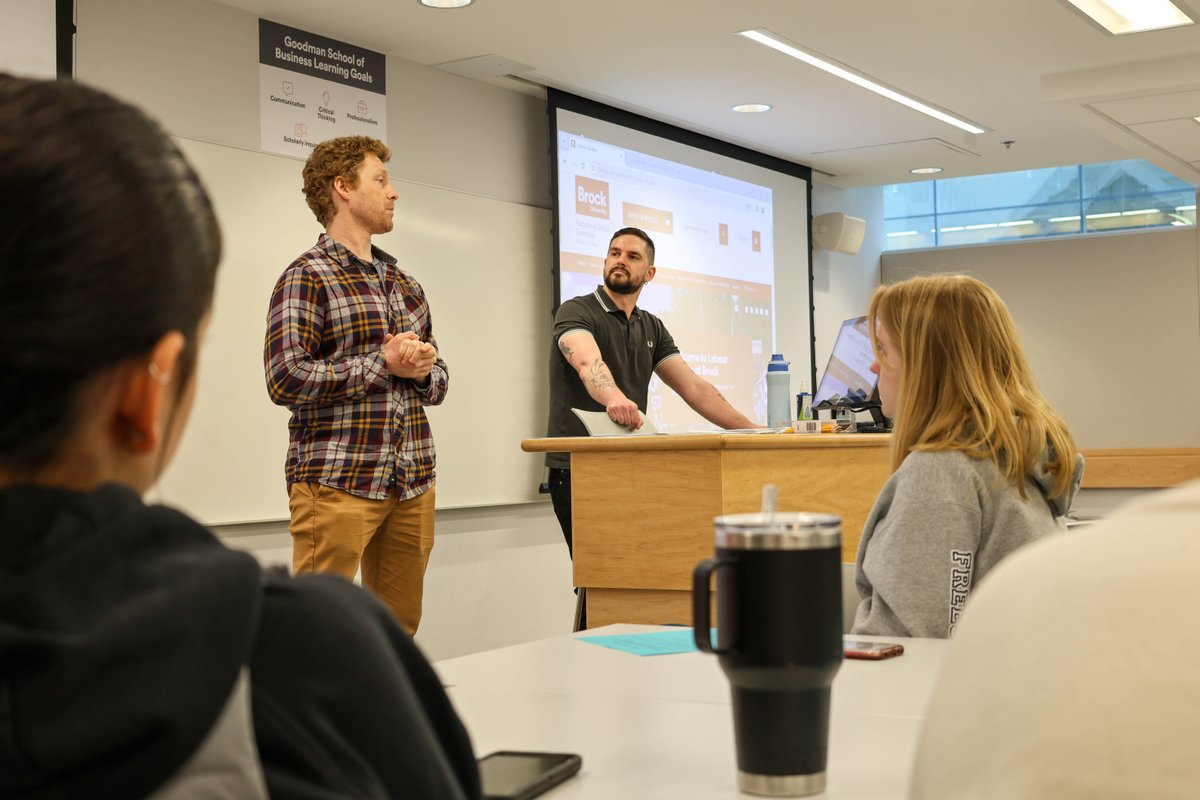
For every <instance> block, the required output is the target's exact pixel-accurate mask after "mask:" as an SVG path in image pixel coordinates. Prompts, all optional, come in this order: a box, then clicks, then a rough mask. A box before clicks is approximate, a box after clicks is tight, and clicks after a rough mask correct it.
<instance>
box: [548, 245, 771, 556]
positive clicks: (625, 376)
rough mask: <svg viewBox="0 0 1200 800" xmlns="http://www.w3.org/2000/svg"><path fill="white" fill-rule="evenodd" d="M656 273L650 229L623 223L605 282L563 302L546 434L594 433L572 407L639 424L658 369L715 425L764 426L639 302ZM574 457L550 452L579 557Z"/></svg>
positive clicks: (558, 511)
mask: <svg viewBox="0 0 1200 800" xmlns="http://www.w3.org/2000/svg"><path fill="white" fill-rule="evenodd" d="M653 278H654V242H652V241H650V237H649V236H647V235H646V232H645V231H642V230H640V229H638V228H622V229H621V230H619V231H617V232H616V233H614V234H613V237H612V240H611V241H610V242H609V244H608V256H607V257H606V258H605V259H604V285H603V286H599V287H597V288H596V291H594V292H592V293H591V294H585V295H580V296H579V297H573V298H571V299H570V300H568V301H566V302H565V303H563V304H562V305H561V306H559V308H558V313H557V314H555V315H554V342H553V344H552V345H551V347H550V424H549V431H548V434H547V435H549V436H587V429H586V428H584V426H583V423H582V422H580V421H579V418H578V417H576V416H575V415H574V414H573V413H571V409H572V408H580V409H584V410H586V411H607V412H608V416H609V419H611V420H612V421H613V422H616V423H618V424H620V425H624V426H625V427H627V428H629V429H630V430H637V429H638V428H640V427H641V426H642V418H641V416H640V414H639V413H638V412H639V411H640V412H643V413H644V412H645V410H646V394H647V391H648V390H649V387H650V378H651V377H652V376H653V375H654V374H655V373H657V374H658V377H660V378H662V381H663V383H665V384H667V386H670V387H671V388H672V389H673V390H675V391H676V392H677V393H678V394H679V396H680V397H682V398H683V399H684V401H685V402H686V403H687V404H688V405H689V406H691V407H692V408H693V409H694V410H695V411H696V412H697V413H698V414H700V416H702V417H704V418H705V419H707V420H708V421H709V422H711V423H713V424H714V425H720V426H721V427H722V428H755V427H758V425H757V424H756V423H754V422H751V421H750V420H749V419H747V418H746V417H744V416H742V414H741V413H739V412H738V411H737V410H736V409H735V408H734V407H733V406H731V405H729V401H728V400H726V399H725V398H724V397H722V396H721V393H720V392H718V391H717V390H716V387H714V386H713V385H712V384H711V383H709V382H708V381H706V380H704V378H701V377H700V376H699V375H697V374H696V373H695V372H693V371H692V368H691V367H689V366H688V365H687V363H686V362H684V360H683V358H682V357H680V355H679V348H678V347H676V346H675V341H674V340H673V339H672V338H671V334H670V333H669V332H668V331H667V329H666V326H664V325H663V323H662V320H660V319H659V318H658V317H656V316H654V315H653V314H651V313H649V312H646V311H643V310H641V309H640V308H638V307H637V299H638V295H640V294H641V293H642V286H644V285H645V284H646V283H647V282H648V281H650V280H651V279H653ZM570 458H571V457H570V454H569V453H547V454H546V466H547V467H549V468H550V496H551V498H552V499H553V501H554V514H555V516H557V517H558V523H559V525H561V526H562V530H563V536H564V537H565V538H566V540H567V549H568V551H571V553H572V556H573V555H574V551H573V546H572V541H571V461H570Z"/></svg>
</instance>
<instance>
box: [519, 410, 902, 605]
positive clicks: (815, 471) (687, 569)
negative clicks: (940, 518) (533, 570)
mask: <svg viewBox="0 0 1200 800" xmlns="http://www.w3.org/2000/svg"><path fill="white" fill-rule="evenodd" d="M890 441H891V437H890V436H889V435H887V434H848V433H842V434H746V433H738V434H733V433H711V434H666V435H648V436H636V435H631V436H606V437H564V438H546V439H526V440H525V441H523V442H522V443H521V448H522V449H523V450H525V451H526V452H530V453H546V452H567V453H570V454H571V494H572V513H573V529H574V532H573V538H574V551H575V554H574V556H575V557H574V565H573V570H574V583H575V585H576V586H580V587H585V588H586V589H587V621H588V626H589V627H596V626H600V625H607V624H610V623H617V622H629V623H649V624H685V625H690V624H691V619H692V612H691V580H692V569H693V568H694V567H695V566H696V564H697V563H699V562H700V561H701V560H703V559H705V558H708V557H710V556H712V554H713V524H712V520H713V517H717V516H720V515H722V514H736V513H741V512H747V511H758V510H760V508H761V506H762V487H763V484H767V483H773V484H775V485H776V487H777V488H778V498H779V499H778V505H777V510H779V511H816V512H822V513H828V514H836V515H838V516H840V517H841V518H842V560H843V561H853V560H854V556H855V553H856V552H857V549H858V539H859V536H860V535H861V533H862V528H863V523H864V522H866V519H867V515H868V514H869V513H870V510H871V506H872V505H873V504H874V502H875V498H876V496H877V495H878V494H879V490H880V489H882V488H883V485H884V483H886V482H887V479H888V477H889V476H890V474H891V470H890V467H889V463H888V456H889V444H890Z"/></svg>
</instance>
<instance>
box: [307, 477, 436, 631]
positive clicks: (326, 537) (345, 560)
mask: <svg viewBox="0 0 1200 800" xmlns="http://www.w3.org/2000/svg"><path fill="white" fill-rule="evenodd" d="M433 502H434V487H433V486H430V487H429V490H428V491H426V492H425V493H424V494H420V495H417V496H416V497H412V498H409V499H408V500H398V499H396V498H394V497H392V498H388V499H387V500H370V499H367V498H363V497H356V496H354V495H352V494H350V493H348V492H344V491H342V490H341V489H334V488H331V487H329V486H322V485H320V484H317V483H293V484H292V485H291V488H290V490H289V498H288V507H289V508H290V509H291V512H292V523H291V527H290V532H291V534H292V572H293V573H295V574H296V575H304V574H307V573H311V572H332V573H335V574H337V575H342V576H343V577H345V578H348V579H350V580H353V579H354V574H355V573H356V572H358V570H359V567H360V565H361V568H362V584H363V586H365V587H366V588H368V589H370V590H371V591H372V592H374V593H375V594H376V595H377V596H378V597H379V599H380V600H382V601H383V603H384V605H386V606H387V607H388V608H390V609H391V610H392V613H393V614H395V615H396V619H397V620H399V621H400V624H401V625H403V626H404V628H405V629H406V630H407V631H408V632H409V633H410V634H413V633H416V632H417V625H418V624H419V623H420V622H421V593H422V590H423V587H424V581H425V566H426V564H428V563H429V551H430V550H432V549H433Z"/></svg>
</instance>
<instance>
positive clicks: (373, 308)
mask: <svg viewBox="0 0 1200 800" xmlns="http://www.w3.org/2000/svg"><path fill="white" fill-rule="evenodd" d="M390 158H391V153H390V152H389V151H388V148H387V147H386V146H384V144H383V143H382V142H380V141H379V140H377V139H371V138H369V137H366V136H343V137H341V138H338V139H330V140H328V141H325V142H322V143H321V144H319V145H317V146H316V147H315V148H314V149H313V152H312V153H311V154H310V155H309V157H308V161H307V162H306V163H305V165H304V171H303V177H304V196H305V199H306V200H307V201H308V206H309V208H311V209H312V212H313V214H314V215H315V216H316V218H317V221H318V222H320V224H321V225H322V226H323V227H324V228H325V233H323V234H321V235H320V236H319V237H318V239H317V243H316V244H315V245H314V246H313V247H312V248H311V249H310V250H308V251H307V252H305V253H304V254H302V255H301V256H300V257H299V258H297V259H296V260H295V261H293V262H292V263H291V265H290V266H288V268H287V269H286V270H284V272H283V275H282V276H281V277H280V278H279V281H278V283H276V285H275V291H274V293H273V294H272V295H271V310H270V315H269V317H268V320H267V336H266V346H265V352H264V360H265V363H266V374H267V390H268V392H269V393H270V395H271V400H272V401H274V402H275V403H277V404H279V405H284V406H287V407H288V409H290V410H291V412H292V419H291V422H290V423H289V425H288V432H289V444H288V452H287V460H286V465H285V478H286V480H287V486H288V496H289V506H290V508H291V515H292V522H291V534H292V571H293V572H295V573H296V574H304V573H310V572H333V573H335V574H338V575H342V576H344V577H346V578H353V577H354V575H355V573H356V572H358V571H359V569H360V567H361V569H362V583H363V586H366V587H367V588H368V589H370V590H372V591H373V592H375V594H377V595H378V596H379V598H380V599H381V600H383V602H384V604H385V605H387V606H388V607H389V608H390V609H391V610H392V613H394V614H395V615H396V618H397V619H398V620H400V623H401V624H402V625H403V626H404V627H405V628H406V629H407V630H408V632H409V633H416V630H417V626H418V624H419V623H420V621H421V598H422V592H423V586H424V580H425V567H426V565H427V564H428V562H429V553H430V551H431V550H432V549H433V527H434V460H435V459H434V449H433V434H432V432H431V431H430V429H429V421H428V420H427V419H426V417H425V409H424V406H426V405H437V404H438V403H441V402H442V400H443V398H445V396H446V386H447V381H448V375H447V372H446V364H445V362H444V361H442V359H441V358H440V357H439V355H438V349H437V342H436V341H435V340H434V338H433V320H432V317H431V316H430V311H429V303H428V302H427V301H426V299H425V292H424V291H423V290H422V289H421V285H420V284H419V283H417V282H416V280H414V279H413V277H412V276H411V275H409V274H408V273H407V272H405V271H404V270H402V269H400V268H399V267H398V266H397V265H396V259H394V258H392V257H391V256H389V255H388V254H387V253H385V252H383V251H382V250H380V249H379V248H377V247H375V246H373V245H372V244H371V237H372V236H375V235H377V234H382V233H387V232H388V231H390V230H391V229H392V213H393V210H394V207H395V203H396V190H395V189H394V188H392V185H391V183H390V182H389V178H388V171H387V166H386V162H387V161H388V160H389V159H390Z"/></svg>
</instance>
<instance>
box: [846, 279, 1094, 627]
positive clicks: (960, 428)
mask: <svg viewBox="0 0 1200 800" xmlns="http://www.w3.org/2000/svg"><path fill="white" fill-rule="evenodd" d="M867 317H868V319H869V321H870V326H871V328H870V331H871V344H872V346H873V347H874V350H875V363H874V364H872V366H871V369H872V371H873V372H875V373H876V374H877V375H879V396H880V400H881V402H882V404H883V413H884V414H885V415H886V416H887V417H889V418H891V419H892V420H893V421H894V429H893V433H892V469H893V474H892V477H891V478H890V479H889V480H888V482H887V484H886V485H885V486H884V487H883V491H882V492H881V493H880V495H879V498H878V499H877V500H876V501H875V507H874V508H873V509H872V510H871V515H870V516H869V517H868V518H867V524H866V526H865V527H864V528H863V534H862V538H861V540H860V541H859V546H858V558H857V565H856V570H855V583H856V585H857V588H858V594H859V597H860V598H862V599H861V602H860V603H859V606H858V611H857V613H856V615H855V619H854V628H853V632H854V633H857V634H886V635H892V636H924V637H937V638H946V637H948V636H951V635H953V633H954V627H955V625H956V624H957V621H958V616H959V614H960V613H961V612H962V609H963V606H964V604H965V603H966V601H967V597H968V596H969V595H970V592H971V589H972V587H974V586H975V585H976V584H977V583H978V582H979V581H980V580H981V579H982V578H983V577H984V576H985V575H986V574H987V573H988V572H989V571H990V570H991V569H992V568H993V567H995V566H996V564H997V563H998V562H1000V560H1001V559H1003V558H1004V557H1005V556H1007V555H1008V554H1009V553H1011V552H1012V551H1014V550H1016V549H1017V548H1018V547H1020V546H1021V545H1023V544H1026V543H1027V542H1030V541H1033V540H1034V539H1037V538H1039V537H1041V536H1044V535H1046V534H1048V533H1051V532H1053V531H1057V530H1060V529H1063V528H1065V522H1064V519H1063V518H1064V516H1065V515H1066V513H1067V510H1068V509H1069V508H1070V504H1071V500H1072V498H1073V497H1074V495H1075V492H1076V490H1077V489H1078V487H1079V480H1080V478H1081V476H1082V472H1083V461H1082V458H1081V457H1079V456H1078V454H1077V453H1076V451H1075V442H1074V440H1073V439H1072V438H1071V434H1070V432H1069V431H1068V430H1067V426H1066V424H1065V423H1064V422H1063V420H1062V418H1061V417H1060V416H1059V415H1058V414H1057V413H1056V412H1055V411H1054V409H1053V408H1051V407H1050V404H1049V403H1047V402H1046V399H1045V398H1044V397H1043V396H1042V394H1041V393H1040V392H1039V391H1038V389H1037V387H1036V386H1035V385H1034V382H1033V377H1032V375H1031V374H1030V370H1029V365H1028V363H1027V362H1026V359H1025V354H1024V352H1023V351H1022V349H1021V345H1020V342H1019V340H1018V337H1017V331H1016V326H1015V325H1014V324H1013V320H1012V316H1011V315H1010V314H1009V312H1008V309H1007V308H1006V307H1005V305H1004V303H1003V301H1002V300H1001V299H1000V298H999V296H997V295H996V293H995V292H994V291H992V290H991V289H990V288H989V287H988V286H986V285H985V284H984V283H982V282H980V281H978V280H976V279H974V278H970V277H967V276H965V275H944V276H928V277H918V278H911V279H909V280H906V281H902V282H900V283H896V284H893V285H891V286H882V287H880V288H879V289H877V290H876V291H875V294H874V295H873V296H872V297H871V303H870V306H869V309H868V312H867Z"/></svg>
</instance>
